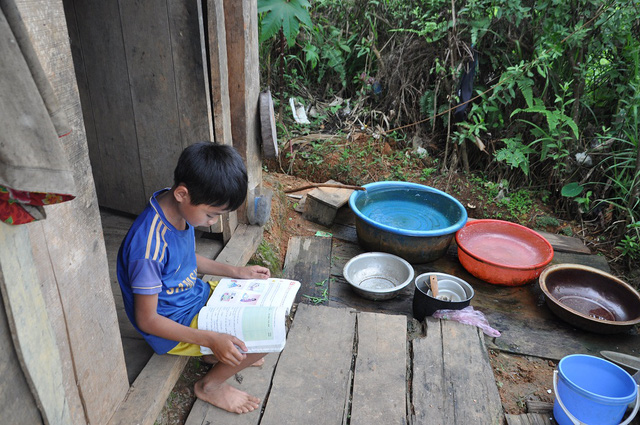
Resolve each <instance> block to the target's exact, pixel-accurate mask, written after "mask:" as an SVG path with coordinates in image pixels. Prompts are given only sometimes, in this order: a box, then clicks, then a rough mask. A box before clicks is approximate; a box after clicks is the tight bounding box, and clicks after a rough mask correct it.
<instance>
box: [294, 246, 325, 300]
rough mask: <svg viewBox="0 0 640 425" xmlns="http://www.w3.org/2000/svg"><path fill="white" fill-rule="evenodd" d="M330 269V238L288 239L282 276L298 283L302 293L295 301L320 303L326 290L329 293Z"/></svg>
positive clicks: (298, 294) (297, 295) (299, 292)
mask: <svg viewBox="0 0 640 425" xmlns="http://www.w3.org/2000/svg"><path fill="white" fill-rule="evenodd" d="M330 267H331V238H325V237H315V236H310V237H301V236H294V237H292V238H290V239H289V245H288V247H287V256H286V258H285V262H284V268H283V272H282V273H283V276H284V277H285V278H289V279H294V280H298V281H300V283H301V287H300V290H299V291H298V293H297V294H296V299H295V302H307V303H309V302H312V301H311V299H315V300H316V304H327V303H328V300H327V301H322V302H320V301H319V300H321V299H322V298H323V295H324V294H323V293H324V291H325V290H327V293H328V290H329V285H330V283H329V278H330Z"/></svg>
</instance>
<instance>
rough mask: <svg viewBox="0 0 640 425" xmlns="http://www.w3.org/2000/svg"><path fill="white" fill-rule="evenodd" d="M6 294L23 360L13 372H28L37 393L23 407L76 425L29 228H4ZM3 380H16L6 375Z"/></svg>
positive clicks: (13, 341) (1, 273) (1, 279)
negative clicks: (32, 403) (34, 407)
mask: <svg viewBox="0 0 640 425" xmlns="http://www.w3.org/2000/svg"><path fill="white" fill-rule="evenodd" d="M0 292H1V293H2V300H3V302H4V309H3V310H4V312H6V319H7V323H8V324H9V329H10V333H9V335H11V338H10V339H9V341H8V343H9V346H8V347H7V349H9V350H11V349H15V353H16V354H17V359H18V360H19V364H18V365H15V363H14V365H15V366H17V367H18V370H14V371H10V372H11V373H13V374H14V375H16V376H17V377H19V376H20V374H21V373H20V371H22V372H23V373H24V375H23V377H21V378H22V379H24V378H26V381H24V380H22V379H21V381H22V383H24V382H26V383H27V384H28V388H30V390H31V392H30V394H27V395H26V398H27V400H26V402H27V404H22V403H19V404H18V406H19V407H22V408H23V409H24V408H28V407H29V405H28V402H29V400H33V399H35V402H36V404H37V406H38V408H39V410H40V414H42V417H43V418H44V420H45V421H46V423H71V416H70V412H69V406H68V405H67V403H66V400H65V393H64V391H60V389H62V388H64V384H63V375H62V368H61V364H62V363H61V361H60V354H59V351H58V347H57V345H56V341H55V334H54V331H53V329H52V327H51V323H50V321H49V316H48V314H47V308H46V304H45V298H44V296H43V295H42V291H41V289H40V285H39V282H38V276H37V272H36V264H35V262H34V260H33V254H32V252H31V241H30V240H29V232H28V230H27V227H26V226H25V225H22V226H10V225H7V224H4V223H2V224H0ZM3 320H4V317H3ZM4 361H5V359H3V363H4ZM3 369H4V368H3ZM3 381H4V382H5V383H7V382H10V381H6V377H5V376H4V375H3ZM17 387H18V388H20V382H17ZM2 393H3V394H4V391H2ZM3 398H5V397H3ZM9 406H10V407H9V410H13V409H12V406H11V405H9ZM26 413H31V412H26ZM13 414H15V412H14V413H13ZM38 416H39V415H38Z"/></svg>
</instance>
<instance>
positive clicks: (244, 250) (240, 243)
mask: <svg viewBox="0 0 640 425" xmlns="http://www.w3.org/2000/svg"><path fill="white" fill-rule="evenodd" d="M262 236H263V228H262V227H260V226H249V225H246V224H243V225H240V226H238V229H237V230H236V231H235V233H234V234H233V237H232V238H231V240H230V241H229V243H228V244H227V245H226V246H225V247H224V249H223V250H222V252H221V253H220V255H218V256H217V257H216V261H220V262H222V263H226V264H232V265H234V266H238V265H242V266H244V265H245V264H247V262H248V261H249V260H250V259H251V256H252V255H253V254H254V253H255V252H256V250H257V249H258V245H260V242H261V241H262ZM219 277H220V276H211V275H205V276H204V277H203V278H202V279H203V280H204V281H207V280H212V279H218V278H219Z"/></svg>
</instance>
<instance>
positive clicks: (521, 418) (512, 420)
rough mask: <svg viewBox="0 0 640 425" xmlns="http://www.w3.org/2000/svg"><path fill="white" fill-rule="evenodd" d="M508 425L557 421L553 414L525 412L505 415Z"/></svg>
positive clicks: (535, 424)
mask: <svg viewBox="0 0 640 425" xmlns="http://www.w3.org/2000/svg"><path fill="white" fill-rule="evenodd" d="M505 419H506V420H507V425H553V424H555V423H556V422H555V421H554V420H553V417H552V416H551V414H547V415H543V414H540V413H524V414H521V415H505Z"/></svg>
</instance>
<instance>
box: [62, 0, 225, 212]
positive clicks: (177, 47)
mask: <svg viewBox="0 0 640 425" xmlns="http://www.w3.org/2000/svg"><path fill="white" fill-rule="evenodd" d="M103 3H104V2H99V1H75V0H65V9H66V13H67V17H68V20H69V22H71V23H72V25H71V31H70V33H69V36H70V37H71V40H72V44H73V46H74V48H73V51H74V60H75V65H76V66H75V69H76V73H77V75H78V81H79V82H80V84H79V87H80V92H81V97H82V107H83V112H84V116H85V117H86V123H87V134H88V142H89V147H90V153H91V163H92V165H93V167H94V169H95V179H96V186H97V189H98V196H99V200H100V204H101V205H102V206H106V207H109V208H113V209H117V210H120V211H125V212H129V213H133V214H138V213H140V211H142V209H143V208H144V205H145V204H146V202H147V200H148V199H149V197H150V196H151V194H152V193H153V192H155V191H156V190H158V189H161V188H163V187H166V186H170V185H171V184H172V183H173V169H174V167H175V164H176V161H177V159H178V155H179V154H180V152H181V151H182V149H183V148H184V147H186V146H188V145H190V144H192V143H194V142H197V141H200V140H210V139H211V138H212V134H213V129H212V118H211V114H210V111H211V108H210V103H209V99H208V96H209V95H208V76H206V75H205V70H204V66H203V59H204V56H203V54H204V50H203V43H202V41H203V40H202V37H201V28H202V27H203V25H202V22H201V19H202V16H201V13H199V10H198V7H199V6H198V2H185V1H181V0H170V1H167V2H162V3H158V2H152V1H148V0H147V1H141V2H129V1H119V2H108V3H109V4H103ZM114 170H118V172H113V171H114ZM132 183H135V184H132Z"/></svg>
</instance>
